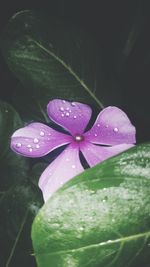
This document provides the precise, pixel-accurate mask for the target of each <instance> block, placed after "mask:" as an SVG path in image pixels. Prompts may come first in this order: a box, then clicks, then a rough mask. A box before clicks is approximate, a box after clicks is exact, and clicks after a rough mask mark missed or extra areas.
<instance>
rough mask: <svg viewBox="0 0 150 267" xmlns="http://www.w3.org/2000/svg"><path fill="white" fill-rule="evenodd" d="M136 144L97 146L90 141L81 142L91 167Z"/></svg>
mask: <svg viewBox="0 0 150 267" xmlns="http://www.w3.org/2000/svg"><path fill="white" fill-rule="evenodd" d="M132 146H134V145H131V144H121V145H116V146H111V147H103V146H97V145H94V144H92V143H89V142H82V143H81V144H80V150H81V152H82V153H83V155H84V157H85V159H86V161H87V162H88V164H89V165H90V167H93V166H95V165H96V164H98V163H100V162H102V161H104V160H105V159H108V158H110V157H113V156H115V155H117V154H119V153H121V152H123V151H125V150H127V149H129V148H130V147H132Z"/></svg>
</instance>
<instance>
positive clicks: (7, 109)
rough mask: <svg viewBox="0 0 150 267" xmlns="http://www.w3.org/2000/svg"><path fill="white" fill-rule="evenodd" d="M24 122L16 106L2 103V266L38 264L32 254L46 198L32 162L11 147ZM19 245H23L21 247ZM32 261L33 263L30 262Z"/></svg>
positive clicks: (0, 230) (0, 137)
mask: <svg viewBox="0 0 150 267" xmlns="http://www.w3.org/2000/svg"><path fill="white" fill-rule="evenodd" d="M22 125H23V123H22V121H21V119H20V117H19V115H18V113H17V112H16V111H15V110H14V108H13V107H12V106H10V105H9V104H7V103H4V102H0V140H1V142H0V214H1V216H0V226H1V227H0V247H1V249H0V259H1V260H0V262H1V263H0V265H1V266H2V267H3V266H6V267H8V266H12V267H13V266H20V260H21V261H22V259H24V262H25V265H22V264H21V265H22V266H32V267H33V266H34V265H33V264H34V259H33V257H31V255H30V254H31V252H32V246H31V240H30V238H29V237H30V230H31V224H32V220H33V218H34V216H35V214H36V213H37V211H38V209H39V207H41V205H42V203H43V201H42V199H41V193H40V192H39V190H38V189H37V186H35V185H34V184H33V182H32V177H33V178H34V177H35V175H34V172H32V173H31V172H30V168H29V167H30V166H29V161H28V160H27V159H26V158H24V157H22V156H19V155H16V154H15V153H14V152H12V151H11V150H10V138H11V135H12V134H13V132H14V131H15V130H16V129H17V128H19V127H21V126H22ZM18 244H19V246H18ZM30 263H31V265H30Z"/></svg>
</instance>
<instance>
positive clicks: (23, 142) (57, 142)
mask: <svg viewBox="0 0 150 267" xmlns="http://www.w3.org/2000/svg"><path fill="white" fill-rule="evenodd" d="M71 140H72V137H71V136H69V135H66V134H63V133H59V132H57V131H55V130H53V129H52V128H50V127H48V126H47V125H44V124H42V123H31V124H29V125H28V126H26V127H24V128H20V129H18V130H17V131H16V132H14V134H13V135H12V137H11V148H12V150H14V151H15V152H17V153H19V154H21V155H24V156H26V157H31V158H36V157H42V156H44V155H46V154H48V153H49V152H50V151H52V150H54V149H55V148H57V147H60V146H62V145H65V144H68V143H70V142H71Z"/></svg>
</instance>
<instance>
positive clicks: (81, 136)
mask: <svg viewBox="0 0 150 267" xmlns="http://www.w3.org/2000/svg"><path fill="white" fill-rule="evenodd" d="M74 139H75V141H76V142H81V141H83V140H84V136H83V135H81V134H76V135H75V137H74Z"/></svg>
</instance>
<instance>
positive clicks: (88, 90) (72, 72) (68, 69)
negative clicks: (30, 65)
mask: <svg viewBox="0 0 150 267" xmlns="http://www.w3.org/2000/svg"><path fill="white" fill-rule="evenodd" d="M28 40H30V41H32V42H33V43H34V44H36V45H37V46H38V47H39V48H40V49H42V50H43V51H45V52H46V53H47V54H48V55H50V56H51V57H53V58H54V59H55V60H56V61H58V62H59V63H60V64H61V65H62V66H63V67H64V68H65V69H66V70H67V71H68V72H69V73H70V74H71V75H72V76H73V77H74V78H75V79H76V80H77V81H78V82H79V83H80V84H81V86H82V87H83V88H84V89H85V90H86V91H87V92H88V94H89V95H90V96H91V97H92V98H93V99H94V100H95V102H96V103H97V104H98V106H99V107H100V108H102V109H103V108H104V105H103V104H102V102H101V101H100V100H99V99H98V98H97V97H96V96H95V94H94V93H93V92H92V90H91V89H90V88H89V87H88V86H87V85H86V83H85V82H84V81H83V80H82V79H81V78H80V77H79V76H78V75H77V74H76V73H75V72H74V71H73V69H72V68H71V67H70V66H69V65H67V64H66V63H65V62H64V61H63V60H62V59H61V58H60V57H58V56H57V55H55V54H54V53H53V52H52V51H50V50H48V49H47V48H45V47H44V46H43V45H42V44H40V43H39V42H38V41H36V40H34V39H32V38H30V36H28Z"/></svg>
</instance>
